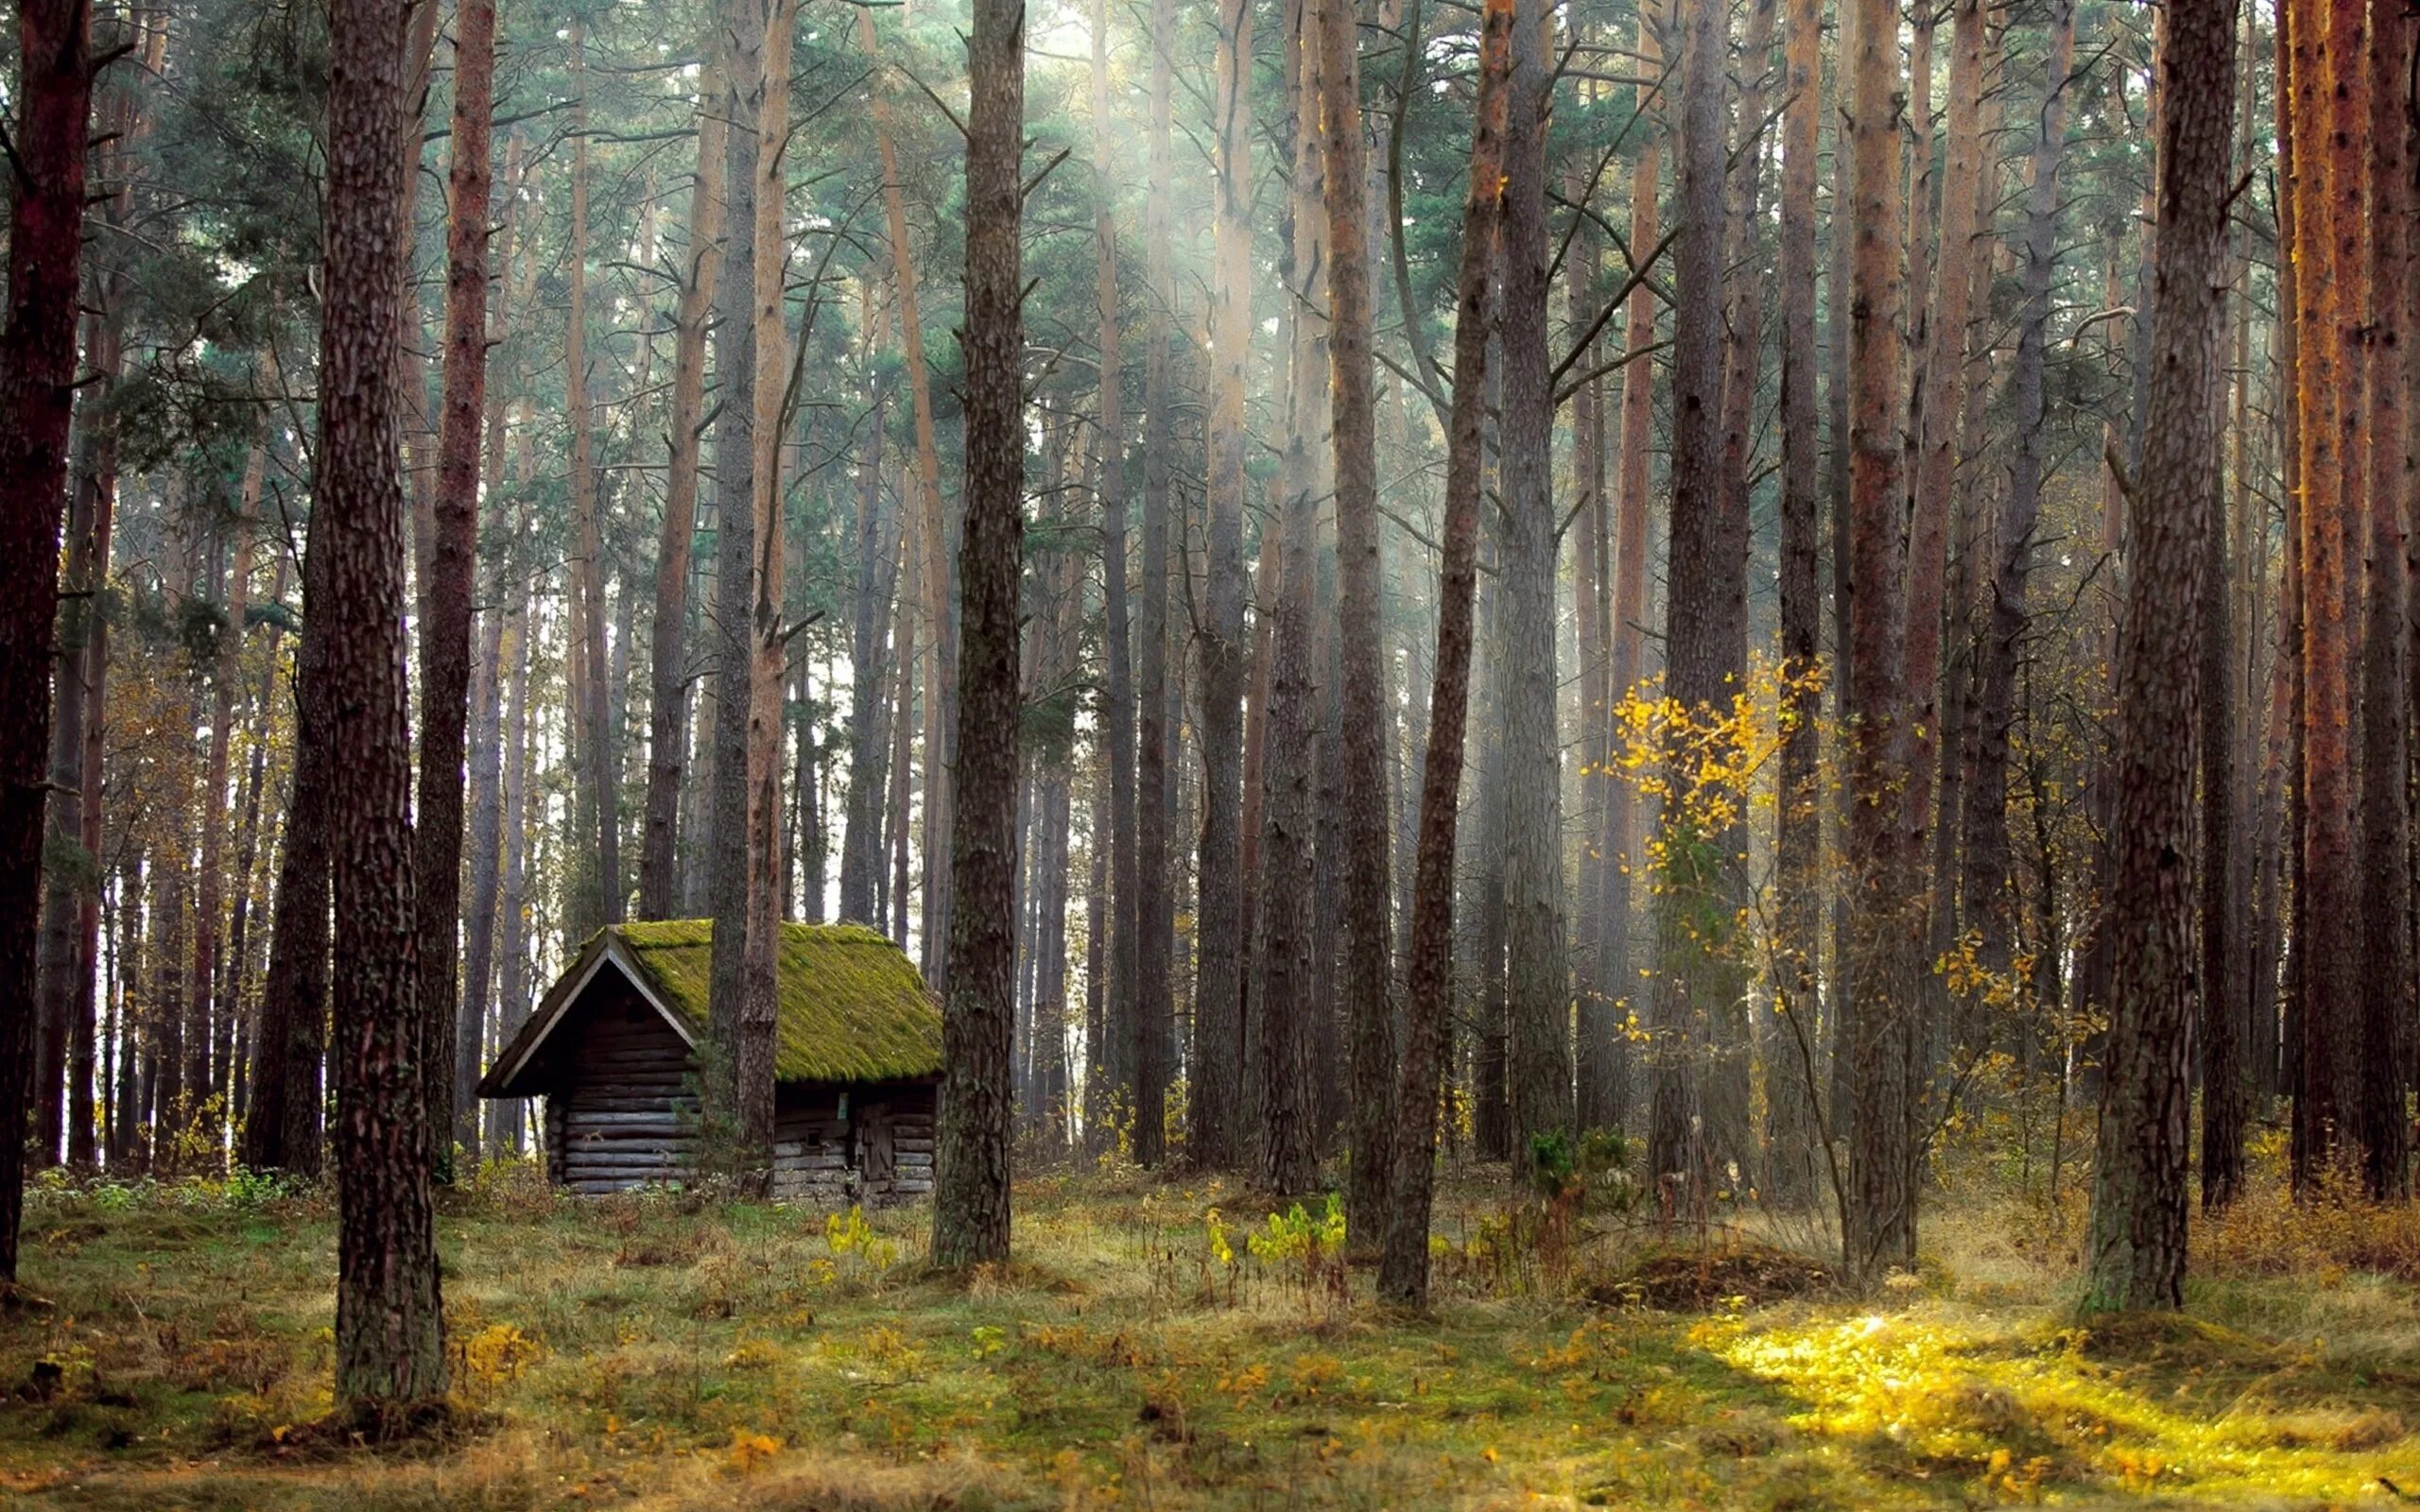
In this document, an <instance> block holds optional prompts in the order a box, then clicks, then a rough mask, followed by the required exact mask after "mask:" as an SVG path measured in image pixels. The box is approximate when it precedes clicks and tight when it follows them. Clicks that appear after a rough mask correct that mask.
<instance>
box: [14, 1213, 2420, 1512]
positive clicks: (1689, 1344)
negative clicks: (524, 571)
mask: <svg viewBox="0 0 2420 1512" xmlns="http://www.w3.org/2000/svg"><path fill="white" fill-rule="evenodd" d="M1274 1206H1275V1205H1272V1204H1270V1203H1268V1202H1266V1201H1262V1200H1254V1199H1253V1198H1251V1197H1249V1196H1247V1195H1245V1194H1238V1193H1236V1192H1234V1191H1232V1190H1228V1189H1224V1188H1221V1187H1219V1186H1218V1185H1216V1184H1212V1183H1204V1182H1195V1183H1192V1184H1186V1183H1184V1182H1182V1181H1178V1182H1172V1183H1166V1184H1159V1183H1152V1182H1150V1181H1147V1180H1145V1179H1143V1178H1141V1177H1134V1176H1132V1175H1131V1174H1130V1175H1126V1176H1122V1177H1109V1176H1087V1177H1080V1178H1077V1177H1039V1178H1035V1179H1031V1180H1029V1181H1027V1182H1025V1183H1023V1184H1021V1185H1020V1187H1019V1189H1018V1193H1017V1218H1016V1224H1017V1228H1016V1246H1017V1254H1018V1260H1017V1262H1016V1263H1014V1264H1013V1265H1011V1267H1009V1268H1008V1269H1007V1270H1006V1271H1005V1272H1002V1273H997V1274H981V1275H977V1277H975V1278H974V1279H973V1280H971V1281H965V1280H945V1279H942V1278H939V1277H936V1276H934V1275H932V1274H931V1273H929V1272H928V1271H927V1270H926V1269H925V1265H924V1263H923V1255H924V1243H925V1225H926V1223H927V1221H928V1214H926V1213H925V1212H924V1211H921V1210H907V1211H892V1212H880V1213H873V1214H863V1215H850V1214H843V1215H838V1216H827V1215H822V1214H812V1213H806V1212H803V1211H784V1210H774V1209H769V1208H754V1207H737V1206H730V1205H722V1204H712V1203H708V1202H705V1201H703V1200H702V1199H699V1198H694V1197H689V1198H684V1197H682V1196H680V1195H677V1194H651V1195H648V1196H644V1197H638V1198H622V1199H613V1200H609V1201H604V1202H591V1203H581V1202H574V1201H569V1200H562V1199H558V1198H556V1197H555V1196H553V1195H552V1194H549V1193H547V1192H546V1191H545V1190H544V1188H543V1187H542V1186H540V1185H539V1184H538V1183H537V1182H536V1181H535V1180H534V1179H533V1178H532V1177H530V1176H529V1175H528V1174H527V1173H526V1172H512V1171H504V1172H496V1171H491V1172H489V1173H485V1174H483V1175H482V1177H480V1179H479V1181H478V1183H477V1184H476V1185H475V1187H474V1188H473V1189H472V1190H471V1191H469V1192H466V1193H461V1194H450V1195H449V1196H448V1197H447V1198H446V1200H445V1205H444V1211H443V1214H442V1219H441V1227H440V1234H441V1242H442V1245H443V1248H444V1264H445V1296H446V1306H447V1313H448V1318H449V1324H450V1327H449V1330H448V1336H449V1340H450V1344H449V1348H450V1349H451V1350H452V1352H453V1378H454V1381H455V1389H456V1397H457V1403H456V1404H457V1406H458V1408H459V1409H460V1410H459V1412H458V1416H457V1427H456V1428H455V1430H454V1431H453V1432H451V1433H449V1434H448V1435H444V1436H442V1437H441V1438H437V1439H433V1440H430V1441H425V1442H423V1443H420V1444H417V1445H413V1446H409V1447H406V1448H403V1449H392V1448H389V1449H381V1450H372V1449H366V1448H355V1447H348V1446H345V1445H343V1444H341V1443H331V1442H330V1438H329V1435H327V1434H325V1433H324V1432H323V1431H320V1430H319V1429H317V1428H316V1427H315V1425H316V1424H317V1423H318V1422H319V1420H320V1419H321V1418H322V1417H325V1416H326V1415H327V1414H328V1412H329V1410H330V1407H331V1402H330V1400H329V1397H328V1384H329V1373H330V1363H331V1362H330V1350H331V1335H330V1325H331V1323H332V1321H333V1315H332V1309H333V1296H332V1287H331V1277H332V1275H333V1272H334V1266H335V1259H336V1254H335V1235H334V1226H333V1221H332V1220H333V1213H332V1211H331V1210H330V1207H329V1204H328V1201H327V1199H326V1198H325V1196H324V1195H322V1194H313V1193H303V1194H294V1193H290V1192H286V1191H284V1190H282V1189H279V1188H276V1187H274V1186H264V1185H259V1184H253V1185H252V1186H250V1187H246V1188H243V1189H240V1190H236V1189H231V1188H229V1187H226V1186H212V1185H205V1184H191V1185H188V1186H185V1187H181V1188H154V1189H133V1190H129V1189H116V1188H113V1189H107V1190H105V1191H102V1192H98V1193H82V1194H77V1193H68V1192H61V1191H48V1192H43V1193H40V1194H37V1197H36V1200H35V1202H34V1204H33V1206H32V1210H31V1211H30V1213H29V1216H28V1224H27V1241H28V1247H27V1257H26V1265H25V1281H26V1295H25V1296H24V1297H21V1298H20V1299H19V1300H18V1302H17V1303H16V1305H15V1306H14V1307H13V1308H11V1309H9V1311H7V1312H6V1313H5V1314H0V1388H5V1389H7V1390H8V1391H9V1393H10V1396H9V1400H7V1401H6V1402H5V1403H4V1404H0V1504H7V1505H25V1506H28V1507H39V1508H51V1507H58V1508H86V1507H89V1508H135V1507H142V1508H163V1509H178V1508H193V1509H201V1508H210V1509H220V1508H224V1509H230V1512H232V1509H236V1508H302V1507H330V1508H341V1509H344V1512H386V1509H406V1508H430V1509H434V1508H441V1507H442V1508H458V1507H459V1508H492V1509H520V1508H576V1507H593V1506H632V1507H645V1508H666V1509H670V1508H689V1507H708V1506H726V1505H735V1504H746V1505H749V1506H752V1507H770V1508H796V1509H801V1512H804V1509H807V1508H816V1509H826V1508H829V1509H839V1508H862V1509H893V1508H925V1507H950V1508H960V1509H980V1508H1003V1509H1005V1508H1051V1509H1063V1508H1070V1509H1071V1508H1090V1507H1112V1506H1115V1507H1152V1508H1194V1507H1201V1508H1271V1509H1275V1508H1286V1507H1338V1508H1382V1507H1396V1508H1413V1507H1466V1508H1483V1507H1497V1506H1502V1507H1514V1506H1523V1507H1528V1506H1673V1507H1691V1506H1703V1507H1745V1508H1772V1509H1780V1508H1825V1507H1837V1508H1842V1509H1850V1508H1866V1507H1901V1506H1910V1507H1912V1506H1988V1505H1998V1504H2030V1503H2048V1504H2064V1505H2093V1506H2102V1505H2118V1504H2161V1505H2194V1504H2206V1503H2221V1504H2236V1505H2247V1506H2339V1505H2356V1504H2360V1505H2392V1504H2397V1501H2398V1498H2397V1497H2396V1495H2395V1494H2394V1491H2393V1490H2390V1489H2389V1487H2390V1486H2395V1487H2403V1488H2408V1489H2410V1490H2412V1491H2414V1492H2420V1436H2415V1431H2420V1321H2415V1318H2416V1317H2420V1314H2415V1312H2414V1305H2415V1296H2414V1293H2413V1290H2412V1289H2411V1285H2410V1284H2409V1283H2408V1282H2406V1281H2404V1280H2397V1279H2394V1278H2393V1277H2391V1276H2387V1275H2383V1274H2380V1273H2377V1272H2374V1271H2367V1270H2362V1269H2358V1268H2351V1267H2344V1266H2325V1267H2322V1268H2319V1269H2315V1270H2307V1271H2297V1272H2292V1273H2286V1274H2279V1273H2275V1272H2274V1271H2273V1270H2262V1269H2260V1268H2257V1267H2241V1268H2238V1269H2236V1270H2232V1271H2230V1272H2229V1273H2228V1274H2226V1275H2223V1276H2221V1277H2218V1278H2216V1279H2211V1280H2204V1281H2200V1282H2197V1284H2196V1289H2195V1292H2194V1295H2193V1297H2192V1298H2191V1301H2192V1306H2191V1308H2190V1310H2189V1311H2188V1314H2187V1315H2186V1316H2184V1317H2181V1318H2174V1317H2171V1318H2125V1319H2118V1320H2116V1321H2115V1322H2112V1323H2108V1324H2106V1325H2102V1326H2096V1327H2094V1328H2091V1329H2084V1328H2082V1327H2079V1326H2078V1325H2077V1323H2076V1322H2075V1320H2074V1318H2073V1317H2072V1315H2071V1314H2070V1313H2069V1311H2068V1308H2067V1301H2066V1299H2067V1297H2068V1296H2069V1294H2070V1280H2069V1277H2068V1276H2067V1274H2066V1269H2065V1266H2064V1264H2063V1257H2062V1256H2061V1255H2060V1253H2059V1252H2058V1246H2055V1245H2053V1246H2044V1245H2041V1244H2040V1243H2038V1239H2039V1235H2040V1232H2041V1230H2042V1229H2043V1226H2044V1225H2045V1224H2046V1223H2049V1222H2053V1221H2055V1220H2054V1219H2053V1218H2052V1217H2050V1216H2049V1215H2046V1214H2044V1213H2039V1212H2028V1211H1996V1210H1973V1211H1954V1212H1948V1213H1944V1214H1941V1215H1939V1216H1937V1217H1934V1218H1932V1219H1930V1220H1929V1222H1930V1229H1929V1230H1928V1232H1929V1235H1930V1236H1931V1238H1930V1241H1929V1242H1930V1243H1932V1244H1934V1245H1937V1246H1939V1247H1938V1250H1937V1251H1935V1252H1929V1253H1928V1254H1927V1263H1926V1264H1925V1266H1924V1267H1923V1268H1922V1269H1921V1270H1920V1271H1919V1272H1918V1273H1916V1274H1914V1275H1910V1276H1907V1277H1902V1278H1898V1279H1897V1283H1896V1284H1894V1285H1893V1286H1892V1287H1889V1288H1886V1289H1885V1290H1884V1291H1882V1292H1881V1293H1879V1294H1878V1295H1876V1296H1875V1297H1867V1298H1863V1299H1858V1298H1850V1297H1842V1296H1841V1295H1839V1294H1838V1293H1837V1291H1836V1290H1834V1289H1831V1288H1830V1287H1829V1286H1828V1285H1827V1284H1825V1281H1824V1277H1823V1276H1822V1274H1821V1273H1820V1271H1816V1270H1812V1269H1810V1268H1809V1267H1807V1266H1806V1265H1805V1264H1804V1263H1795V1264H1793V1263H1784V1262H1783V1261H1782V1260H1780V1259H1776V1258H1774V1257H1776V1256H1778V1255H1779V1253H1780V1252H1779V1251H1778V1250H1777V1249H1774V1248H1772V1247H1771V1246H1764V1245H1760V1244H1759V1243H1757V1242H1755V1238H1754V1236H1753V1235H1751V1234H1750V1233H1747V1232H1733V1233H1731V1234H1729V1235H1727V1236H1716V1237H1709V1238H1705V1239H1703V1240H1699V1239H1689V1238H1684V1237H1681V1236H1674V1235H1666V1236H1657V1235H1654V1234H1652V1233H1651V1232H1650V1231H1646V1230H1643V1229H1637V1228H1635V1227H1634V1223H1633V1221H1632V1220H1629V1219H1626V1218H1624V1217H1623V1216H1621V1215H1620V1214H1618V1213H1614V1212H1594V1211H1589V1210H1588V1209H1587V1208H1586V1207H1585V1205H1584V1204H1576V1203H1573V1202H1571V1201H1568V1200H1564V1201H1557V1202H1541V1201H1540V1200H1539V1199H1537V1198H1535V1197H1523V1196H1519V1195H1516V1194H1514V1193H1513V1191H1512V1190H1511V1189H1510V1187H1509V1186H1508V1185H1506V1184H1504V1183H1502V1182H1501V1181H1500V1180H1499V1181H1495V1182H1490V1181H1488V1180H1485V1179H1482V1178H1480V1177H1474V1176H1470V1175H1468V1174H1462V1175H1461V1176H1459V1177H1457V1178H1456V1180H1455V1181H1454V1182H1452V1183H1451V1184H1450V1185H1449V1189H1448V1191H1447V1193H1446V1194H1445V1195H1444V1197H1443V1200H1442V1201H1441V1204H1440V1212H1439V1229H1440V1238H1439V1240H1438V1241H1437V1243H1436V1245H1435V1246H1434V1248H1435V1249H1436V1251H1437V1272H1438V1276H1439V1288H1440V1296H1439V1300H1438V1306H1437V1308H1436V1310H1435V1312H1434V1314H1433V1315H1431V1316H1428V1317H1423V1318H1413V1317H1408V1316H1403V1315H1399V1314H1391V1313H1389V1312H1387V1311H1386V1310H1384V1309H1382V1308H1380V1307H1378V1306H1377V1305H1376V1304H1375V1303H1374V1301H1373V1299H1372V1297H1371V1295H1370V1278H1369V1276H1368V1274H1367V1272H1366V1271H1365V1270H1364V1269H1363V1268H1362V1267H1360V1266H1359V1265H1358V1264H1357V1263H1348V1260H1347V1258H1346V1252H1345V1251H1346V1244H1345V1239H1346V1236H1345V1234H1344V1233H1343V1230H1342V1225H1341V1218H1340V1215H1339V1214H1337V1213H1336V1212H1334V1211H1332V1210H1330V1209H1328V1208H1327V1207H1325V1205H1323V1204H1322V1203H1319V1202H1312V1203H1307V1204H1305V1205H1304V1206H1303V1208H1302V1209H1301V1210H1300V1211H1297V1210H1296V1209H1295V1208H1294V1207H1293V1206H1292V1205H1285V1206H1282V1207H1275V1211H1272V1207H1274ZM1751 1227H1753V1226H1751ZM1699 1256H1703V1260H1702V1261H1701V1260H1699V1259H1696V1258H1694V1257H1699ZM1692 1266H1694V1267H1695V1269H1694V1270H1692V1268H1691V1267H1692ZM1773 1278H1783V1279H1784V1280H1773ZM1785 1281H1786V1283H1785ZM1729 1287H1737V1288H1741V1289H1740V1290H1737V1291H1731V1292H1728V1293H1727V1294H1726V1293H1725V1291H1724V1289H1725V1288H1729ZM1659 1298H1660V1299H1662V1300H1661V1301H1660V1303H1659V1301H1658V1300H1657V1299H1659ZM1668 1307H1672V1308H1681V1309H1685V1310H1679V1311H1667V1310H1666V1308H1668Z"/></svg>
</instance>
